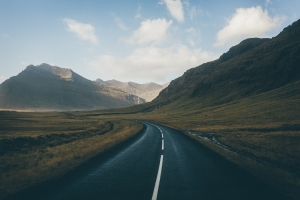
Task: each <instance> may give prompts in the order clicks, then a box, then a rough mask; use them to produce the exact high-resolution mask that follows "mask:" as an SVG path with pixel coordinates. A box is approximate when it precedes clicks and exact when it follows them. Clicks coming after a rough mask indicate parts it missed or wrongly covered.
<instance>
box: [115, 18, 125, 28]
mask: <svg viewBox="0 0 300 200" xmlns="http://www.w3.org/2000/svg"><path fill="white" fill-rule="evenodd" d="M115 22H116V24H117V25H118V27H119V28H120V29H122V30H128V28H127V26H126V25H125V24H124V23H123V22H122V20H121V19H120V18H119V17H116V16H115Z"/></svg>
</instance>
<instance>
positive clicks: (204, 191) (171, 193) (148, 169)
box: [22, 121, 285, 200]
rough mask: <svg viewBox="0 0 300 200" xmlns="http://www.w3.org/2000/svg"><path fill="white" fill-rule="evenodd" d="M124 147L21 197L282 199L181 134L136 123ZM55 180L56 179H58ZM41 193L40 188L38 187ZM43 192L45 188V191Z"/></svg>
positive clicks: (159, 126)
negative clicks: (138, 127)
mask: <svg viewBox="0 0 300 200" xmlns="http://www.w3.org/2000/svg"><path fill="white" fill-rule="evenodd" d="M141 123H143V124H144V125H145V129H144V131H143V132H142V133H141V134H140V135H139V136H138V137H137V138H135V139H134V140H133V141H131V142H130V144H128V145H127V146H126V147H122V148H120V149H119V150H117V151H115V152H114V153H113V154H110V156H109V158H107V159H103V160H100V161H99V162H94V163H93V167H91V168H89V170H86V171H84V172H80V173H78V171H77V173H75V174H73V178H72V180H71V181H66V184H52V185H51V187H46V189H45V187H44V189H43V190H45V192H37V193H38V195H37V194H34V190H31V192H30V193H25V194H24V195H22V198H23V199H24V198H26V199H49V200H53V199H55V200H56V199H64V200H65V199H72V200H73V199H103V200H106V199H107V200H119V199H130V200H135V199H138V200H144V199H145V200H147V199H149V200H150V199H151V198H152V200H155V199H159V200H163V199H170V200H176V199H180V200H182V199H188V200H193V199H197V200H198V199H200V200H218V199H230V200H254V199H255V200H260V199H264V200H265V199H272V200H276V199H285V198H283V197H282V196H280V195H279V194H277V193H276V192H275V191H272V190H271V189H269V188H268V187H266V186H265V185H263V184H262V183H260V182H259V181H257V180H256V179H255V178H253V177H252V176H250V175H249V174H247V173H245V172H244V171H243V170H241V169H239V168H237V167H236V166H234V165H233V164H231V163H229V162H228V161H226V160H224V159H223V158H222V157H220V156H218V155H216V154H215V153H213V152H211V151H210V150H208V149H207V148H205V147H203V146H201V145H200V144H199V143H197V142H195V141H194V140H192V139H190V138H189V137H187V136H186V135H184V134H182V133H180V132H178V131H176V130H173V129H170V128H167V127H165V126H162V125H158V124H152V123H149V122H145V121H141ZM58 182H59V181H58ZM41 191H42V190H41ZM46 191H47V192H46Z"/></svg>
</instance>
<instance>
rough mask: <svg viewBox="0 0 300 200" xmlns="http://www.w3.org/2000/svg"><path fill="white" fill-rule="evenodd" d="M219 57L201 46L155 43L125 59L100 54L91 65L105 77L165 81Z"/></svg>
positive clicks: (140, 80)
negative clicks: (166, 45)
mask: <svg viewBox="0 0 300 200" xmlns="http://www.w3.org/2000/svg"><path fill="white" fill-rule="evenodd" d="M216 58H217V57H216V56H214V55H212V54H211V53H208V52H205V51H202V50H201V49H189V48H188V47H187V46H185V45H173V46H171V47H168V48H157V47H153V46H152V47H145V48H138V49H136V50H135V51H133V52H132V53H131V55H129V56H127V57H125V58H118V57H115V56H111V55H101V56H99V57H98V58H97V59H96V60H94V61H92V62H91V63H90V64H91V66H93V67H94V68H95V69H97V70H98V71H99V74H101V76H102V77H103V76H105V77H108V78H114V79H118V80H121V81H129V80H131V81H137V82H146V81H156V82H159V83H164V82H167V81H170V80H172V79H174V78H177V77H179V76H180V75H182V74H183V72H185V71H186V70H187V69H190V68H191V67H196V66H198V65H200V64H202V63H204V62H208V61H211V60H213V59H216ZM100 78H101V77H100ZM124 78H126V80H124Z"/></svg>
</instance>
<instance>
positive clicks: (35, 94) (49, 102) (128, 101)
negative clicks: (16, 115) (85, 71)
mask: <svg viewBox="0 0 300 200" xmlns="http://www.w3.org/2000/svg"><path fill="white" fill-rule="evenodd" d="M144 102H145V101H144V100H143V99H141V98H139V97H137V96H134V95H132V94H127V93H125V92H123V91H121V90H117V89H115V88H111V87H108V86H106V85H102V84H98V83H95V82H93V81H90V80H87V79H85V78H83V77H81V76H80V75H78V74H76V73H75V72H73V71H72V70H70V69H64V68H60V67H55V66H50V65H48V64H42V65H39V66H33V65H30V66H28V67H27V68H26V69H25V70H24V71H22V72H21V73H20V74H18V75H17V76H15V77H12V78H10V79H8V80H6V81H5V82H3V83H2V84H1V85H0V108H1V109H20V110H23V109H26V110H28V109H33V110H74V109H76V110H78V109H79V110H81V109H103V108H120V107H126V106H131V105H135V104H139V103H144Z"/></svg>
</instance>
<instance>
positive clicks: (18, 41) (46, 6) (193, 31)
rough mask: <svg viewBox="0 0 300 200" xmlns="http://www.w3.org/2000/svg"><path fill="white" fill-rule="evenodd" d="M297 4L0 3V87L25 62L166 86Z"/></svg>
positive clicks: (263, 30) (156, 0)
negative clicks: (165, 84)
mask: <svg viewBox="0 0 300 200" xmlns="http://www.w3.org/2000/svg"><path fill="white" fill-rule="evenodd" d="M299 8H300V1H299V0H244V1H241V0H227V1H224V0H215V1H214V0H211V1H207V0H152V1H149V0H148V1H146V0H131V1H123V0H110V1H108V0H106V1H104V0H86V1H76V0H72V1H71V0H43V1H40V0H26V1H24V0H0V83H1V82H3V81H4V80H6V79H8V78H9V77H11V76H15V75H17V74H18V73H20V72H21V71H22V70H24V69H25V68H26V66H28V65H29V64H34V65H39V64H41V63H48V64H51V65H55V66H59V67H63V68H71V69H72V70H73V71H75V72H76V73H78V74H80V75H82V76H83V77H85V78H87V79H90V80H95V79H97V78H101V79H103V80H108V79H117V80H120V81H134V82H138V83H146V82H150V81H154V82H157V83H165V82H168V81H171V80H172V79H174V78H177V77H178V76H181V75H182V74H183V73H184V72H185V71H186V70H187V69H189V68H192V67H196V66H198V65H200V64H202V63H204V62H208V61H211V60H214V59H217V58H218V57H219V56H220V55H221V54H222V53H224V52H226V51H228V49H229V48H230V47H231V46H233V45H236V44H238V43H239V42H240V41H242V40H243V39H245V38H250V37H274V36H276V35H277V34H278V33H279V32H280V31H281V30H282V29H283V28H284V27H286V26H288V25H290V24H291V23H292V22H294V21H296V20H298V19H299V18H300V14H299V13H300V12H299V10H297V9H299Z"/></svg>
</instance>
